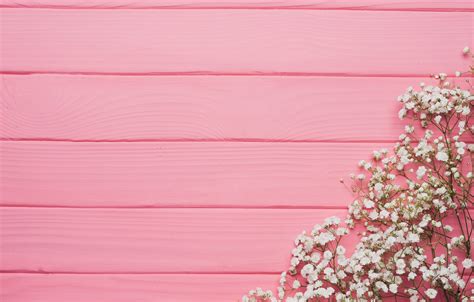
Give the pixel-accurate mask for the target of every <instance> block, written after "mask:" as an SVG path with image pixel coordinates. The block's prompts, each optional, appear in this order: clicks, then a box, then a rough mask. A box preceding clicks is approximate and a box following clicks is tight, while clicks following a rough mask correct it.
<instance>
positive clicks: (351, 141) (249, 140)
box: [0, 137, 474, 144]
mask: <svg viewBox="0 0 474 302" xmlns="http://www.w3.org/2000/svg"><path fill="white" fill-rule="evenodd" d="M0 142H52V143H54V142H59V143H61V142H62V143H316V144H317V143H334V144H359V143H360V144H372V143H382V144H385V143H397V142H398V140H396V139H367V140H364V139H267V138H141V139H72V138H71V139H68V138H41V137H31V138H15V137H12V138H9V137H0ZM415 142H416V141H415ZM466 142H467V143H472V142H474V141H470V140H467V141H466Z"/></svg>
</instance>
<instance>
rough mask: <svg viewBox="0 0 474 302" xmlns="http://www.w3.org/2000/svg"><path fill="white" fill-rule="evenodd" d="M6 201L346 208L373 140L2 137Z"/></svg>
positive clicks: (0, 187) (1, 184)
mask: <svg viewBox="0 0 474 302" xmlns="http://www.w3.org/2000/svg"><path fill="white" fill-rule="evenodd" d="M0 147H1V149H0V151H1V152H0V153H1V155H2V165H1V166H0V169H1V170H0V191H1V192H2V194H1V196H0V202H1V203H2V204H4V205H5V204H8V205H44V206H86V207H87V206H90V207H97V206H103V207H117V206H119V207H128V206H134V207H136V206H139V207H169V206H187V207H196V206H220V207H241V206H245V207H275V206H290V207H294V206H297V207H301V206H309V207H312V206H317V207H328V206H329V207H333V206H345V205H347V204H348V203H349V202H350V201H351V200H352V194H351V193H350V192H349V190H348V189H346V188H345V187H344V186H343V185H342V184H340V183H339V179H340V178H341V177H346V176H347V175H348V174H349V173H351V172H353V171H356V165H357V162H358V161H359V160H360V159H368V158H369V157H370V155H371V152H372V150H373V148H377V149H379V148H382V147H387V145H384V144H378V145H377V146H374V145H373V144H370V143H343V144H341V143H239V142H203V143H195V142H156V143H155V142H147V143H68V142H1V144H0Z"/></svg>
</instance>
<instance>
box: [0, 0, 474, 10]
mask: <svg viewBox="0 0 474 302" xmlns="http://www.w3.org/2000/svg"><path fill="white" fill-rule="evenodd" d="M0 5H2V6H7V7H37V8H39V7H41V8H48V7H50V8H121V9H127V8H184V9H188V8H204V9H205V8H245V9H248V8H297V9H350V10H469V9H472V8H473V3H472V1H470V0H417V1H410V0H390V1H386V0H358V1H356V0H352V1H348V0H332V1H326V0H324V1H322V0H280V1H276V0H251V1H236V0H220V1H212V0H192V1H191V0H140V1H131V0H105V1H104V0H103V1H93V2H91V1H89V0H61V1H58V0H1V1H0Z"/></svg>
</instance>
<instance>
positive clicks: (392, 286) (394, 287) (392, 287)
mask: <svg viewBox="0 0 474 302" xmlns="http://www.w3.org/2000/svg"><path fill="white" fill-rule="evenodd" d="M388 289H389V290H390V292H391V293H393V294H396V293H397V291H398V285H396V284H395V283H392V284H390V285H389V287H388Z"/></svg>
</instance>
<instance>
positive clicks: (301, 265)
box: [242, 48, 474, 302]
mask: <svg viewBox="0 0 474 302" xmlns="http://www.w3.org/2000/svg"><path fill="white" fill-rule="evenodd" d="M463 53H464V54H465V55H468V54H469V53H470V49H469V48H465V49H464V50H463ZM471 72H472V68H471ZM434 78H435V79H437V80H439V85H437V86H426V85H424V84H421V85H420V89H418V90H415V89H414V88H412V87H409V88H408V89H407V91H406V92H405V93H404V94H403V95H401V96H400V97H399V99H398V100H399V102H400V103H401V104H402V108H401V110H400V112H399V114H398V115H399V117H400V118H401V119H409V120H411V121H412V122H413V124H408V125H406V126H405V131H404V133H403V134H402V135H400V137H399V141H398V142H397V143H396V145H395V146H394V147H393V150H391V152H389V151H388V150H385V149H382V150H377V151H375V152H374V153H373V156H372V159H371V160H368V161H361V162H360V163H359V167H360V171H359V172H358V173H357V174H353V175H351V179H352V186H351V189H352V191H353V192H354V194H355V195H356V200H355V201H354V202H353V203H352V204H351V205H350V206H349V214H348V217H347V219H346V220H345V222H344V223H342V222H341V221H340V219H339V218H337V217H330V218H327V219H326V220H325V221H324V223H323V224H321V225H316V226H314V228H313V229H312V230H311V232H309V233H307V232H303V233H302V234H301V235H299V236H298V237H297V238H296V240H295V248H294V249H293V251H292V258H291V261H290V267H289V268H288V270H287V271H285V272H283V273H282V274H281V278H280V286H279V287H278V293H277V295H276V296H274V295H273V293H272V292H271V291H264V290H262V289H256V290H253V291H250V292H249V294H248V295H245V296H244V297H243V298H242V301H243V302H259V301H271V302H277V301H278V302H279V301H287V302H312V301H383V300H385V299H387V298H391V297H394V298H395V300H399V301H400V300H409V301H413V302H414V301H432V300H436V299H438V300H442V301H462V302H466V301H474V290H473V288H474V278H473V269H474V260H473V242H472V235H473V232H474V226H473V217H472V216H473V213H474V211H473V212H472V213H471V211H470V209H472V207H473V206H474V198H473V197H474V196H473V194H474V192H473V191H474V190H473V181H474V180H473V179H474V175H473V170H474V144H473V143H472V142H473V141H474V140H473V138H474V123H473V119H472V110H473V105H474V95H472V85H470V83H468V86H469V88H467V89H465V88H464V89H463V88H461V87H458V86H456V85H454V84H453V83H450V82H449V81H448V79H447V75H446V74H438V75H435V76H434ZM341 182H344V181H343V180H341ZM355 232H357V234H358V236H357V237H356V238H357V240H358V241H357V244H356V246H355V248H353V250H351V251H348V250H346V248H344V246H343V243H344V242H345V241H347V240H350V239H351V238H352V239H354V233H355Z"/></svg>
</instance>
